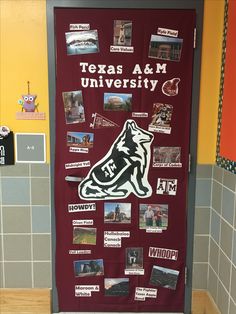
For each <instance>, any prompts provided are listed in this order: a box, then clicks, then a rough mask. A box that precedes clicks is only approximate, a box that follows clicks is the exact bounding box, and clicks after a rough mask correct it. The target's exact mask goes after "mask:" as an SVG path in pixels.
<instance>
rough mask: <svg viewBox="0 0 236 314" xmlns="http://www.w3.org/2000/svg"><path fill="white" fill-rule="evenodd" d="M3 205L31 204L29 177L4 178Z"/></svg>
mask: <svg viewBox="0 0 236 314" xmlns="http://www.w3.org/2000/svg"><path fill="white" fill-rule="evenodd" d="M2 204H3V205H29V204H30V182H29V179H28V178H2Z"/></svg>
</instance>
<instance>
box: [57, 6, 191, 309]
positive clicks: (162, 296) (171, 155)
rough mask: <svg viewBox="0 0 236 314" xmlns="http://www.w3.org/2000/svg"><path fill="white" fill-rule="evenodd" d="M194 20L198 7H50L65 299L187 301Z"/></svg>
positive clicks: (86, 303) (154, 304)
mask: <svg viewBox="0 0 236 314" xmlns="http://www.w3.org/2000/svg"><path fill="white" fill-rule="evenodd" d="M70 24H76V25H73V26H71V27H72V29H73V30H70ZM194 27H195V11H194V10H150V9H142V10H141V9H60V8H58V9H55V32H56V104H55V111H56V148H55V215H56V285H57V291H58V298H59V309H60V311H67V312H68V311H92V312H95V311H104V312H105V311H109V312H112V311H114V312H122V311H125V312H131V311H139V312H145V311H147V312H183V310H184V290H185V283H184V280H185V263H186V211H187V208H186V199H187V181H188V153H189V136H190V134H189V127H190V111H191V85H192V64H193V37H194V36H193V34H194ZM76 28H77V29H76ZM78 28H80V29H81V30H78ZM68 33H73V34H68ZM122 36H123V37H122ZM91 79H94V80H91ZM115 80H116V81H115ZM86 84H87V85H86ZM80 105H82V107H81V109H79V107H78V106H80ZM158 119H159V120H158ZM158 121H159V122H158ZM121 151H122V153H121ZM68 176H69V177H72V180H80V178H83V181H82V182H81V183H80V182H79V181H67V180H65V178H66V177H68ZM163 179H164V180H163ZM166 179H169V180H170V181H168V180H167V181H166ZM80 184H81V186H80V188H79V191H78V186H79V185H80ZM168 184H169V188H168V186H167V185H168ZM78 193H79V194H78ZM160 193H162V194H160ZM79 195H80V196H79ZM109 195H110V198H109ZM73 204H74V205H73ZM78 204H82V205H81V206H79V205H78ZM86 204H87V209H88V208H89V207H91V209H95V210H90V211H89V210H86V206H85V205H86ZM117 204H118V205H120V207H121V210H120V212H119V213H118V214H117V213H116V212H115V207H116V206H117ZM150 204H151V210H152V212H153V214H154V215H155V217H153V214H148V213H147V214H145V212H146V210H147V207H148V205H150ZM158 204H159V206H160V207H161V209H162V211H161V214H162V218H163V221H165V226H163V225H162V226H158V223H157V213H158V211H157V209H158V206H157V205H158ZM112 206H113V210H111V209H110V208H111V207H112ZM122 210H123V214H122V215H123V216H122V215H121V212H122ZM112 215H113V216H112ZM148 215H149V216H148ZM150 217H151V219H149V220H148V219H147V218H150ZM81 220H82V222H81ZM81 224H82V225H81ZM106 231H117V232H118V231H119V232H124V233H120V235H122V236H123V237H121V239H120V241H119V235H118V234H119V233H111V234H110V235H109V234H108V237H107V238H106V235H107V234H105V235H104V232H106ZM127 232H128V233H127ZM81 237H82V240H81ZM112 237H113V238H114V241H113V240H112ZM105 238H106V239H105ZM104 243H105V245H104ZM114 243H117V246H115V245H113V244H114ZM119 245H120V247H119ZM109 246H110V247H109ZM112 246H114V247H112ZM161 249H163V250H161ZM87 250H90V251H87ZM132 254H133V255H134V256H133V260H132ZM135 254H136V256H135ZM91 261H92V262H91ZM94 265H95V266H96V267H95V266H94ZM127 269H128V271H127ZM114 279H115V280H114ZM91 286H92V287H91ZM137 288H138V289H137ZM148 289H151V290H148Z"/></svg>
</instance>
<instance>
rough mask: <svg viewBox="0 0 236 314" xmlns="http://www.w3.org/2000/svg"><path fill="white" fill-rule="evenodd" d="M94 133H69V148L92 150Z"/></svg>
mask: <svg viewBox="0 0 236 314" xmlns="http://www.w3.org/2000/svg"><path fill="white" fill-rule="evenodd" d="M93 142H94V135H93V133H83V132H67V146H70V147H79V148H92V147H93Z"/></svg>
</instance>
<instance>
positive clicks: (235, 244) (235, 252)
mask: <svg viewBox="0 0 236 314" xmlns="http://www.w3.org/2000/svg"><path fill="white" fill-rule="evenodd" d="M232 263H233V264H234V266H235V267H236V231H235V230H234V234H233V258H232Z"/></svg>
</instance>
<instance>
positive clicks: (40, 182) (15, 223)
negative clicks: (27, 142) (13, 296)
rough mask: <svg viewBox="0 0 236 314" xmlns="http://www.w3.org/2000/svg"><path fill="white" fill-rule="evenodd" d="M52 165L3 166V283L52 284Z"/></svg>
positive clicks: (0, 235) (0, 200) (6, 285)
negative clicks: (50, 176)
mask: <svg viewBox="0 0 236 314" xmlns="http://www.w3.org/2000/svg"><path fill="white" fill-rule="evenodd" d="M49 180H50V179H49V165H46V164H31V165H29V164H17V165H14V166H2V167H0V287H4V288H41V287H44V288H46V287H51V222H50V216H51V212H50V182H49Z"/></svg>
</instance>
